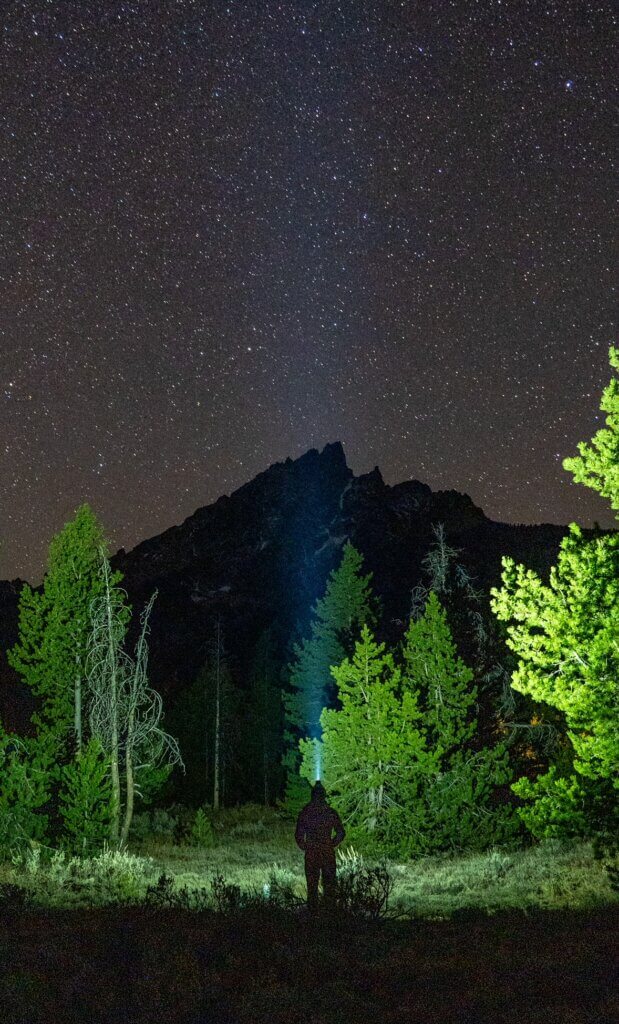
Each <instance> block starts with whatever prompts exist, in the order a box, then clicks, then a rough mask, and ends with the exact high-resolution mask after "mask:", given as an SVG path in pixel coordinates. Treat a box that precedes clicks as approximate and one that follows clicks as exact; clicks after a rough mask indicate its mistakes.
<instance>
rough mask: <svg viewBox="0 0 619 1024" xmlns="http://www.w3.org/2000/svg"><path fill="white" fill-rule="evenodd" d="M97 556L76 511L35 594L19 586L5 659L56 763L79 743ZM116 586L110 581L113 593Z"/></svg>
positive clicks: (98, 539) (95, 536)
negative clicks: (32, 700) (27, 692)
mask: <svg viewBox="0 0 619 1024" xmlns="http://www.w3.org/2000/svg"><path fill="white" fill-rule="evenodd" d="M102 548H103V549H105V540H104V537H103V530H102V527H101V525H100V524H99V522H98V521H97V518H96V516H95V514H94V512H93V511H92V509H91V508H90V507H89V506H88V505H82V506H81V507H80V508H78V510H77V512H76V513H75V517H74V519H72V520H71V522H69V523H67V524H66V526H65V527H64V529H63V530H61V532H60V533H59V534H57V535H56V536H55V537H54V538H53V540H52V542H51V544H50V547H49V556H48V567H47V572H46V574H45V579H44V581H43V586H42V588H41V589H40V590H33V589H32V588H31V587H30V586H28V584H25V585H24V587H23V589H22V591H21V594H20V600H19V639H18V641H17V643H16V644H15V646H14V647H13V648H12V649H11V650H10V651H8V652H7V658H8V661H9V664H10V665H11V666H12V667H13V668H14V669H15V670H16V671H17V672H18V673H19V675H20V676H21V678H22V679H23V680H24V682H25V683H26V684H27V685H28V686H29V687H30V689H31V690H32V692H33V693H34V694H35V695H36V696H37V697H38V698H39V699H40V708H39V710H38V711H37V712H35V714H34V716H33V722H34V723H35V725H37V726H38V727H39V728H40V729H42V730H45V731H47V732H49V733H50V734H51V735H53V736H54V738H55V741H56V745H57V757H58V759H59V760H60V761H62V760H66V758H67V752H68V753H69V754H70V753H71V752H72V751H77V752H79V751H80V750H81V748H82V744H83V742H84V710H83V703H84V693H83V691H84V679H85V662H86V653H87V647H88V638H89V635H90V628H91V623H90V610H91V606H92V602H93V601H94V600H95V599H96V598H97V597H99V596H100V594H101V593H102V587H103V582H102V579H101V574H100V571H99V570H100V563H101V554H100V551H101V549H102ZM120 579H121V574H120V573H114V574H113V575H112V585H115V584H116V583H118V582H119V580H120ZM63 750H64V753H61V751H63Z"/></svg>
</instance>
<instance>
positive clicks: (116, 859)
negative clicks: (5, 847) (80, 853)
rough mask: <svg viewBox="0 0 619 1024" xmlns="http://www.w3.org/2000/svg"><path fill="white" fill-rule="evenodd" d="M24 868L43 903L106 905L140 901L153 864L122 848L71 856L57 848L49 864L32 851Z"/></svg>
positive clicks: (37, 896) (37, 899) (39, 900)
mask: <svg viewBox="0 0 619 1024" xmlns="http://www.w3.org/2000/svg"><path fill="white" fill-rule="evenodd" d="M24 870H25V874H26V877H27V878H28V877H29V879H30V882H29V888H30V889H31V891H32V895H33V899H34V900H35V902H37V903H39V904H42V905H43V906H105V905H107V904H113V903H132V902H137V901H139V899H140V898H141V896H142V893H143V891H144V886H145V883H146V880H147V877H148V875H149V874H150V871H151V865H150V861H149V860H147V859H145V858H143V857H136V856H134V855H133V854H130V853H127V852H125V851H120V850H104V852H103V853H100V854H99V855H98V856H96V857H68V856H67V854H66V853H65V852H64V851H63V850H56V851H55V852H54V853H53V854H52V856H51V859H50V861H49V863H47V864H42V863H41V860H40V856H39V854H38V853H37V852H33V853H32V855H31V856H30V858H29V859H28V858H26V862H25V864H24Z"/></svg>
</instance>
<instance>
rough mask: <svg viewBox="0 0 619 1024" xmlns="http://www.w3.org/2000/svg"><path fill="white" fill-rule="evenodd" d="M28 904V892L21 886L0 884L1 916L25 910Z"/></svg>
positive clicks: (7, 883) (8, 883)
mask: <svg viewBox="0 0 619 1024" xmlns="http://www.w3.org/2000/svg"><path fill="white" fill-rule="evenodd" d="M27 902H28V892H27V890H26V889H24V888H23V886H21V885H13V884H11V883H10V882H0V915H2V914H10V913H13V912H14V911H19V910H23V908H24V906H25V905H26V903H27Z"/></svg>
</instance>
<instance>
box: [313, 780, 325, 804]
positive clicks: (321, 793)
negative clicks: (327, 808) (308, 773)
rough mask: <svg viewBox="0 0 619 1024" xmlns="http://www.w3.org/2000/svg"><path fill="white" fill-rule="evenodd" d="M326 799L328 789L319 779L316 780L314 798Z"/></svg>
mask: <svg viewBox="0 0 619 1024" xmlns="http://www.w3.org/2000/svg"><path fill="white" fill-rule="evenodd" d="M326 799H327V791H326V789H325V787H324V786H323V784H322V782H321V781H320V779H319V780H318V782H316V783H315V784H314V785H313V787H312V800H322V801H325V800H326Z"/></svg>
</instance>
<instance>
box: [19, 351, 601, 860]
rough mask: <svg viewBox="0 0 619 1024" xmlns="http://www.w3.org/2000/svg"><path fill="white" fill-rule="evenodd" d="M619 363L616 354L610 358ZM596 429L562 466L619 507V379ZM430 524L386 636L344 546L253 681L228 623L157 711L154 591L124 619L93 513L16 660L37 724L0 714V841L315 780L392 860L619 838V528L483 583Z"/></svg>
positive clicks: (56, 565)
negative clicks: (404, 604)
mask: <svg viewBox="0 0 619 1024" xmlns="http://www.w3.org/2000/svg"><path fill="white" fill-rule="evenodd" d="M610 359H611V366H612V368H613V370H614V371H617V370H619V350H616V349H611V352H610ZM601 408H602V410H603V412H604V413H606V426H605V427H603V428H601V429H600V430H599V431H598V432H597V433H596V435H595V436H594V438H593V439H592V441H591V442H590V443H582V444H580V445H579V454H578V455H577V456H575V457H573V458H571V459H566V460H565V463H564V466H565V468H566V469H567V470H569V471H570V472H571V473H572V474H573V477H574V479H575V480H576V481H577V482H579V483H583V484H584V485H586V486H589V487H592V488H594V489H595V490H596V491H598V492H599V493H600V494H601V495H602V496H603V497H605V498H607V499H608V500H609V501H610V503H611V507H612V508H613V509H614V511H615V512H616V513H619V380H618V379H617V376H616V375H615V376H613V378H612V380H611V382H610V383H609V385H608V387H607V388H606V389H605V391H604V394H603V396H602V402H601ZM460 556H461V552H459V551H458V550H456V549H454V548H453V547H452V546H451V545H450V544H449V543H448V540H447V537H446V536H445V532H444V530H443V528H442V526H441V525H440V524H435V527H434V540H433V543H432V545H431V547H430V549H429V551H428V552H427V555H426V558H425V560H424V563H423V578H422V580H421V581H420V582H419V583H418V584H417V586H416V587H415V588H414V589H413V591H412V593H411V601H410V609H409V615H408V620H407V621H406V622H405V623H403V627H402V632H401V636H400V639H399V642H398V643H397V644H396V645H393V644H391V645H388V644H387V643H385V642H384V641H383V640H382V639H381V636H382V637H384V635H385V632H384V629H383V623H382V622H381V607H380V601H379V600H378V598H377V597H376V595H375V594H374V592H373V589H372V575H371V573H368V572H365V570H364V565H363V558H362V555H361V553H360V552H359V551H358V550H357V549H356V548H355V547H354V546H353V545H352V544H351V543H350V542H347V543H346V544H345V545H344V548H343V551H342V557H341V561H340V564H339V565H338V566H337V567H336V568H335V569H334V570H333V571H332V573H331V574H330V576H329V579H328V580H327V582H326V588H325V591H324V594H323V595H322V597H321V598H319V599H318V601H317V602H316V604H315V606H314V608H313V609H312V620H311V626H310V630H309V632H308V634H307V635H306V636H303V637H298V638H297V639H296V640H294V641H292V642H291V644H290V647H289V653H288V656H287V657H286V659H285V660H284V661H283V663H282V659H281V656H280V655H279V653H278V644H277V642H276V636H275V633H274V629H273V628H272V627H271V628H269V629H267V630H265V631H264V632H263V633H262V635H261V636H260V637H259V638H258V641H257V642H256V644H255V645H254V649H253V652H252V655H253V656H252V658H251V660H250V668H249V670H248V672H247V673H246V674H245V678H242V679H241V678H240V677H239V672H238V669H237V668H236V666H235V665H234V663H233V661H232V659H231V658H230V657H229V656H228V653H227V649H226V623H225V621H224V620H223V619H222V618H221V617H220V618H218V619H217V620H216V621H215V622H214V623H213V628H212V633H211V635H210V636H208V637H205V642H206V646H207V656H206V658H205V662H204V665H203V667H202V669H201V670H200V672H199V673H198V674H197V675H196V678H195V679H194V681H193V683H192V684H191V685H190V686H189V687H187V688H186V689H185V690H184V691H183V692H182V693H181V694H180V695H179V696H178V698H177V700H176V702H175V703H174V704H171V705H170V707H168V708H166V709H165V715H164V709H163V705H162V700H161V697H160V695H159V694H158V693H157V692H156V691H155V690H154V689H153V688H152V687H151V686H150V685H149V681H148V633H149V620H150V613H151V610H152V607H153V602H154V601H155V600H156V594H153V595H151V598H150V600H149V601H148V602H147V604H146V606H145V607H144V608H143V609H141V610H139V620H140V626H139V630H138V637H137V642H136V645H135V648H134V649H133V650H132V651H130V650H129V649H128V644H127V631H128V627H129V622H130V619H131V615H132V609H131V607H130V605H129V602H128V599H127V595H126V593H125V592H124V590H123V589H122V586H121V582H122V580H121V577H120V574H119V573H115V572H113V571H112V569H111V567H110V564H109V559H108V553H107V547H106V543H105V538H104V534H103V529H102V527H101V525H100V524H99V523H98V521H97V519H96V517H95V515H94V513H93V512H92V510H91V509H90V508H89V507H88V506H87V505H84V506H82V507H81V508H80V509H78V511H77V513H76V515H75V518H74V519H73V520H72V521H71V522H70V523H68V524H67V525H66V526H65V528H64V529H63V530H62V531H61V532H60V533H59V534H58V536H57V537H55V538H54V539H53V541H52V543H51V545H50V549H49V558H48V568H47V572H46V575H45V579H44V583H43V586H42V588H41V589H40V590H33V589H32V588H30V587H28V586H27V585H26V586H24V588H23V590H22V592H21V595H20V606H19V639H18V642H17V644H16V645H15V646H14V647H13V648H12V649H11V650H10V651H8V652H7V655H8V660H9V663H10V664H11V665H12V666H13V667H14V668H15V670H16V671H17V672H18V673H19V675H20V677H21V679H22V680H23V681H24V682H25V683H26V685H27V686H28V687H29V688H30V689H31V691H32V693H33V694H34V695H35V696H36V698H37V710H36V712H35V714H34V715H33V719H32V725H33V734H32V735H31V736H28V737H18V736H16V735H14V734H9V733H7V732H6V731H4V730H3V729H1V728H0V772H1V773H2V784H1V787H0V847H1V848H2V849H3V850H5V851H7V850H13V849H15V848H16V847H19V846H22V845H23V844H25V843H28V842H32V841H39V842H42V841H49V842H52V843H55V844H57V845H58V844H59V845H64V846H65V847H67V848H70V849H71V850H73V851H75V852H81V853H85V852H89V851H91V850H93V849H95V848H97V847H98V846H100V845H101V843H102V842H104V841H105V842H110V843H111V844H113V845H124V844H125V843H126V842H127V840H128V837H129V835H130V830H131V821H132V816H133V813H134V809H135V807H136V806H140V805H142V806H143V805H147V804H148V802H149V801H152V800H155V799H157V800H159V801H164V802H165V801H168V802H169V801H170V800H174V799H177V800H181V801H183V802H186V803H189V804H191V805H193V806H194V807H200V806H206V805H209V806H210V808H211V809H212V810H213V811H215V812H216V811H217V810H218V809H219V808H220V807H222V806H223V805H224V804H226V803H232V802H237V801H238V800H252V801H255V802H263V803H264V804H277V805H278V806H279V807H281V809H282V810H283V811H285V812H287V813H288V814H290V815H291V816H292V815H294V814H296V812H297V811H298V809H299V808H300V806H301V805H302V804H303V803H304V802H305V801H306V800H307V798H308V795H309V789H310V785H311V784H312V783H313V782H314V781H315V779H316V778H317V777H320V778H322V779H323V781H324V782H325V785H326V786H327V789H328V790H329V792H330V795H331V799H332V801H333V803H334V805H335V806H336V807H337V809H338V810H339V811H340V813H341V815H342V817H343V818H344V819H345V821H346V823H347V828H348V832H349V835H350V836H351V837H352V838H353V839H355V840H358V841H359V842H362V843H364V844H365V845H366V846H368V847H370V848H374V849H376V850H381V851H385V852H391V853H393V854H397V855H400V856H413V855H417V854H421V853H429V852H435V851H438V850H445V849H458V850H460V849H466V848H483V847H487V846H489V845H491V844H493V843H499V842H504V841H506V840H509V839H511V838H513V837H514V836H515V835H516V834H517V833H518V832H519V831H522V829H523V828H525V829H526V830H527V831H528V832H529V833H530V834H532V835H533V836H534V837H536V838H542V837H549V836H597V837H602V838H603V839H604V837H605V839H606V840H608V841H610V838H609V837H612V836H613V835H616V834H617V831H618V830H619V816H618V810H617V805H618V801H617V790H618V788H619V771H618V769H619V729H618V724H619V685H618V680H619V643H618V639H617V638H618V637H619V533H617V532H611V531H609V532H606V533H603V532H602V531H597V532H593V534H591V533H589V534H585V533H584V532H583V531H582V530H581V529H580V528H579V527H578V526H576V525H572V526H571V527H570V529H569V532H568V534H567V535H566V537H565V538H564V540H563V542H562V544H561V547H560V551H559V555H558V560H557V564H556V565H555V566H554V567H553V568H552V570H551V573H550V577H549V579H548V581H547V582H545V581H543V580H542V579H541V578H540V577H539V576H538V575H537V574H536V573H534V572H533V571H532V570H530V569H527V568H526V567H525V566H521V565H516V564H515V563H514V562H513V560H511V559H504V560H503V576H502V585H501V586H500V587H497V588H494V589H493V590H492V592H491V595H490V601H488V598H487V595H484V594H483V593H481V592H480V591H479V590H478V589H476V587H475V581H474V580H473V579H472V578H471V576H470V575H469V573H468V571H467V568H466V565H465V564H464V562H463V561H462V559H461V557H460Z"/></svg>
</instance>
